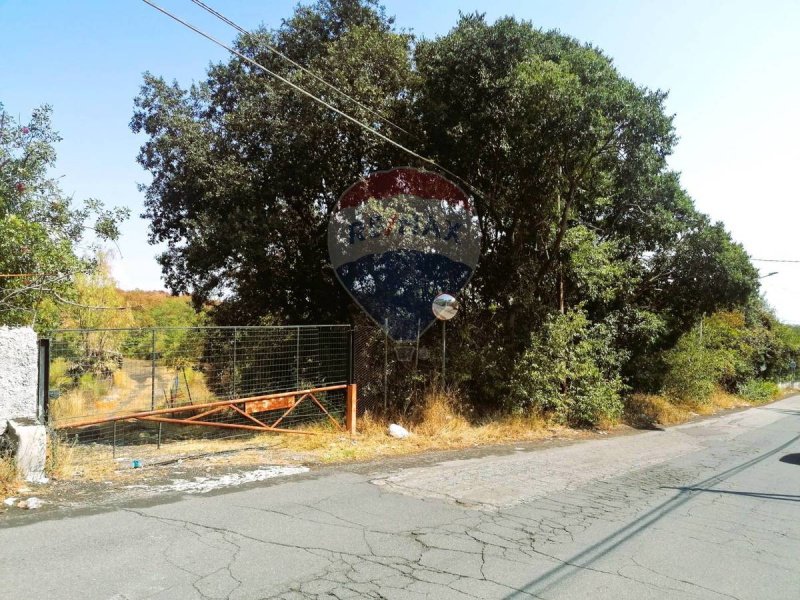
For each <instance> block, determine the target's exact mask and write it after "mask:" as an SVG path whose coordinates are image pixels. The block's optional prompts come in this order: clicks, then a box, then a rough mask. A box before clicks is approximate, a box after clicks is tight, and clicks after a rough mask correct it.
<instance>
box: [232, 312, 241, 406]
mask: <svg viewBox="0 0 800 600" xmlns="http://www.w3.org/2000/svg"><path fill="white" fill-rule="evenodd" d="M238 341H239V329H238V328H237V327H234V328H233V373H232V376H231V379H232V380H233V391H232V393H231V398H236V358H237V357H236V353H237V350H238V347H237V345H238Z"/></svg>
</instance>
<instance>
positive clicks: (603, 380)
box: [511, 309, 624, 426]
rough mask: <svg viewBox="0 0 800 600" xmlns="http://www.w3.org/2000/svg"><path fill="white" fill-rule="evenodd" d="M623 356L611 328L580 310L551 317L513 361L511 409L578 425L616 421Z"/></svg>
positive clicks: (618, 409)
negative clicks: (536, 413)
mask: <svg viewBox="0 0 800 600" xmlns="http://www.w3.org/2000/svg"><path fill="white" fill-rule="evenodd" d="M623 360H624V355H623V354H622V353H621V352H620V351H618V350H616V349H615V348H614V347H613V344H612V332H611V330H610V329H609V328H608V327H607V326H605V325H602V324H597V323H591V322H590V321H589V320H588V318H587V317H586V313H584V312H583V311H582V310H581V309H577V310H571V311H569V312H567V313H566V314H563V315H562V314H559V315H554V316H551V317H550V318H549V319H548V320H547V321H546V322H545V324H544V327H543V328H542V331H541V333H535V334H534V335H533V336H532V337H531V344H530V346H529V348H528V350H527V351H526V352H525V353H523V355H522V356H521V357H520V358H519V360H518V361H517V363H516V365H515V368H514V375H513V378H512V382H511V385H512V396H511V401H512V405H513V406H512V408H513V409H516V410H518V411H523V410H530V409H533V410H537V411H541V412H543V413H548V414H550V415H552V416H554V417H555V418H556V419H557V420H559V421H562V422H565V423H569V424H572V425H579V426H586V425H589V426H593V425H599V424H601V423H608V422H613V421H616V420H618V419H619V418H620V416H621V415H622V409H623V405H622V398H621V392H622V389H623V384H622V379H621V377H620V374H619V367H620V364H621V362H622V361H623Z"/></svg>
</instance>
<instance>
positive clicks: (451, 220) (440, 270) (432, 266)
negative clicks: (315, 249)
mask: <svg viewBox="0 0 800 600" xmlns="http://www.w3.org/2000/svg"><path fill="white" fill-rule="evenodd" d="M328 251H329V253H330V258H331V262H332V264H333V267H334V269H335V271H336V275H337V277H338V278H339V281H340V282H341V283H342V285H343V286H344V287H345V289H347V291H348V292H349V293H350V295H351V296H352V297H353V299H354V300H355V301H356V302H357V303H358V304H359V305H360V306H361V308H363V309H364V311H365V312H366V313H367V314H368V315H369V316H370V317H372V319H373V320H374V321H375V322H376V323H377V324H378V325H379V326H381V327H383V328H386V330H387V333H388V334H389V336H390V337H392V338H393V339H394V340H397V341H411V340H415V339H416V338H417V336H418V335H419V334H420V333H422V332H423V331H425V329H427V328H428V327H429V326H430V325H431V323H432V322H433V321H434V316H433V314H432V312H431V302H432V301H433V299H434V298H436V297H437V296H438V295H439V294H442V293H450V294H456V293H457V292H458V291H459V290H461V289H462V288H463V287H464V286H465V285H466V283H467V282H468V281H469V279H470V277H471V276H472V273H473V272H474V271H475V267H476V265H477V264H478V258H479V256H480V230H479V228H478V223H477V219H476V218H475V216H474V215H473V213H472V211H471V209H470V205H469V202H468V198H467V195H466V194H465V193H464V192H463V191H462V190H461V189H460V188H459V187H458V186H457V185H455V184H453V183H452V182H450V181H448V180H447V179H445V178H444V177H442V176H440V175H437V174H436V173H429V172H426V171H419V170H416V169H411V168H399V169H392V170H390V171H381V172H378V173H373V174H372V175H370V176H369V177H367V178H365V179H363V180H361V181H359V182H357V183H355V184H354V185H352V186H351V187H350V188H349V189H348V190H347V191H346V192H345V193H344V194H342V197H341V198H340V199H339V204H338V205H337V207H336V210H335V212H334V213H333V214H332V216H331V219H330V222H329V224H328Z"/></svg>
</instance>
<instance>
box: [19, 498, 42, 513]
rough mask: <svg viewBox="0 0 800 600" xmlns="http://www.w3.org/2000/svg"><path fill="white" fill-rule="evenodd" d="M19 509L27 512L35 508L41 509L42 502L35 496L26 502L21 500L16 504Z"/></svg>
mask: <svg viewBox="0 0 800 600" xmlns="http://www.w3.org/2000/svg"><path fill="white" fill-rule="evenodd" d="M17 506H19V507H20V508H27V509H28V510H33V509H35V508H41V506H42V501H41V500H39V498H37V497H36V496H32V497H30V498H28V499H27V500H23V501H22V502H20V503H19V504H17Z"/></svg>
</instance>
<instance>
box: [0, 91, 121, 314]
mask: <svg viewBox="0 0 800 600" xmlns="http://www.w3.org/2000/svg"><path fill="white" fill-rule="evenodd" d="M51 113H52V110H51V108H50V107H49V106H47V105H45V106H42V107H40V108H38V109H36V110H34V111H33V114H32V116H31V118H30V120H29V121H28V122H27V123H24V124H23V123H20V122H18V121H17V120H16V119H14V118H13V117H12V116H11V115H10V114H8V113H7V112H6V111H5V109H4V108H3V105H2V104H0V324H3V325H20V324H28V325H30V324H34V325H38V326H41V327H43V328H47V327H48V326H53V325H55V324H57V323H58V310H57V309H56V306H57V305H58V304H62V305H63V304H64V303H65V302H69V299H70V298H73V297H74V296H75V294H76V289H75V286H74V283H75V276H76V275H78V274H88V273H90V272H91V271H92V270H93V268H94V267H95V264H96V263H95V260H94V250H96V247H92V245H91V244H90V247H89V248H86V249H85V251H83V252H82V251H80V250H79V245H80V244H81V243H82V242H84V241H86V239H87V235H86V234H87V230H90V231H92V232H93V233H94V236H88V237H89V238H90V239H91V237H93V238H94V240H96V241H98V242H102V241H104V240H115V239H117V237H118V236H119V227H118V224H119V222H120V221H121V220H124V219H125V218H127V215H128V210H127V209H124V208H115V209H106V208H105V207H104V206H103V203H102V202H100V201H99V200H96V199H88V200H86V201H84V202H83V203H82V204H80V205H78V206H76V205H75V203H74V202H73V200H72V198H70V197H68V196H66V195H65V194H64V192H63V191H62V190H61V188H60V187H59V185H58V181H57V179H56V178H55V177H53V176H52V175H51V173H50V170H51V169H52V168H53V167H54V165H55V161H56V153H55V149H54V147H53V146H54V144H55V143H57V142H59V141H60V139H61V138H60V137H59V135H58V134H57V133H56V132H55V131H54V130H53V128H52V124H51Z"/></svg>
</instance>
